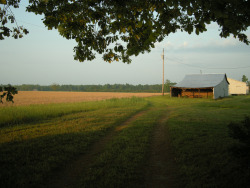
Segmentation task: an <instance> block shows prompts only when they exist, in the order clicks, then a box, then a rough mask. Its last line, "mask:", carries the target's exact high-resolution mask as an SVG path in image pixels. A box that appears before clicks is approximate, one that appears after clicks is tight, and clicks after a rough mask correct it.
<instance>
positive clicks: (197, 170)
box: [0, 95, 250, 188]
mask: <svg viewBox="0 0 250 188" xmlns="http://www.w3.org/2000/svg"><path fill="white" fill-rule="evenodd" d="M17 96H18V95H17ZM16 100H17V98H16ZM65 100H66V99H65ZM65 100H64V102H65V103H62V102H59V103H53V104H35V105H27V104H26V105H17V106H4V105H3V106H2V107H1V106H0V166H1V169H0V187H25V188H26V187H28V188H29V187H53V188H54V187H74V188H75V187H93V188H94V187H96V188H97V187H108V188H109V187H119V188H120V187H177V188H178V187H190V188H193V187H223V188H224V187H249V177H250V160H249V159H250V152H249V151H242V150H241V148H242V143H240V142H239V141H238V140H235V139H234V138H232V137H230V135H229V128H228V124H229V123H230V122H241V121H242V120H243V119H244V117H245V116H249V115H250V96H237V97H228V98H224V99H220V100H213V99H198V98H197V99H188V98H170V97H169V96H168V95H166V96H164V97H163V96H153V97H130V98H120V99H118V98H112V99H106V100H100V101H86V100H85V101H83V102H73V101H71V102H70V103H69V102H68V101H67V102H66V101H65ZM33 104H34V103H33ZM243 148H244V147H243ZM248 149H249V147H248Z"/></svg>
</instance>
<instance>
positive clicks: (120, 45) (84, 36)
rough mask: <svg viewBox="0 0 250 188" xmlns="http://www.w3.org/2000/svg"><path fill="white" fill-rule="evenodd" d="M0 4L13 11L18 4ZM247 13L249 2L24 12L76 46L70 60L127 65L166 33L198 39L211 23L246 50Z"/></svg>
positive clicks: (118, 4)
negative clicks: (193, 35) (100, 59)
mask: <svg viewBox="0 0 250 188" xmlns="http://www.w3.org/2000/svg"><path fill="white" fill-rule="evenodd" d="M1 2H7V5H9V6H13V7H15V8H16V7H18V4H19V2H20V0H1ZM249 9H250V2H249V1H248V0H220V1H218V0H146V1H145V0H126V1H120V0H29V5H28V7H27V11H29V12H34V13H35V14H41V15H44V19H43V23H44V24H45V25H46V26H47V27H48V29H57V30H58V32H59V33H60V35H62V36H63V37H65V38H66V39H73V40H75V41H76V43H77V45H76V46H75V47H74V52H75V55H74V59H75V60H79V61H81V62H82V61H85V60H93V59H94V58H95V56H96V54H95V53H99V54H102V55H103V59H104V60H105V61H108V62H112V61H118V60H121V61H122V62H126V63H130V62H131V60H130V57H131V56H133V55H135V56H137V55H139V54H140V53H145V52H150V50H151V49H152V48H154V44H155V43H156V42H161V41H162V40H163V39H164V38H165V37H166V36H168V35H169V34H171V33H175V32H176V31H178V30H181V31H184V32H188V33H189V34H191V33H193V32H195V33H196V34H197V35H198V34H199V33H202V32H204V31H206V30H207V29H206V27H207V25H208V24H210V23H211V22H216V23H217V24H218V25H219V27H220V36H221V37H225V38H226V37H228V36H230V35H233V36H234V37H235V38H238V39H239V40H240V41H242V42H244V43H246V44H249V40H248V38H247V36H246V35H245V34H244V31H246V30H247V29H248V27H249V25H250V11H249ZM1 21H2V20H1ZM2 23H3V21H2ZM0 29H1V28H0Z"/></svg>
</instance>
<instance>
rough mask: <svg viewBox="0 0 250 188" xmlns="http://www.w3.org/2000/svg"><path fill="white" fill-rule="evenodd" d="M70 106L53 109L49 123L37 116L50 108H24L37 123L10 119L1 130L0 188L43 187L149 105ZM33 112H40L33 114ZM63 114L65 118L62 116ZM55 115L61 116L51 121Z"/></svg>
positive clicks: (128, 101) (117, 102) (128, 102)
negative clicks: (70, 163) (69, 108)
mask: <svg viewBox="0 0 250 188" xmlns="http://www.w3.org/2000/svg"><path fill="white" fill-rule="evenodd" d="M71 105H72V106H71V110H68V109H65V108H68V107H69V105H68V104H65V106H64V105H63V104H60V105H59V106H60V108H59V106H57V105H55V106H56V109H57V111H56V112H54V114H53V116H49V117H50V118H49V119H48V116H45V119H42V117H38V116H37V115H38V114H39V112H42V110H41V109H44V110H46V109H47V110H48V111H50V110H49V108H50V107H51V106H53V105H45V106H42V105H40V106H35V107H33V106H31V107H30V108H28V107H26V109H27V110H28V112H29V114H30V115H34V114H35V117H36V118H37V119H38V120H39V122H38V123H35V122H34V121H32V122H30V121H28V122H30V123H28V124H14V122H23V121H24V120H23V119H22V120H21V121H20V120H19V119H18V120H15V119H14V117H12V121H11V122H12V123H13V124H12V126H4V127H2V128H1V129H0V166H1V169H4V170H1V171H0V180H1V181H0V187H34V186H36V185H37V184H41V183H45V182H42V181H43V180H44V179H45V178H46V177H47V176H48V175H49V174H50V173H52V172H53V171H54V170H55V169H57V168H58V167H59V166H60V165H63V164H64V163H65V162H68V161H69V160H70V159H72V158H75V157H76V156H78V155H80V154H83V153H86V152H87V151H88V149H89V147H90V145H91V144H92V143H93V142H95V141H96V140H98V139H100V137H102V136H104V135H105V134H106V133H107V131H109V130H110V129H111V128H113V127H114V126H115V125H117V124H120V123H121V122H123V121H124V120H126V119H127V118H128V117H130V116H131V115H132V114H134V113H136V112H137V111H139V110H142V109H144V108H146V107H147V105H148V103H147V101H145V100H144V99H137V98H131V99H120V100H115V99H113V100H108V101H101V102H91V103H86V104H84V105H82V104H71ZM39 107H40V108H41V109H40V110H39ZM80 107H81V108H80ZM34 108H37V109H38V111H39V112H34V114H33V113H32V112H33V110H35V109H34ZM16 109H17V110H16ZM16 109H15V108H12V111H11V113H13V111H14V112H15V113H19V112H20V107H16ZM72 109H74V110H75V111H74V110H73V111H72ZM90 109H91V110H90ZM15 110H16V111H15ZM65 111H66V112H67V113H65V114H66V115H62V112H63V113H64V112H65ZM77 111H79V112H77ZM6 112H10V111H6ZM29 114H25V115H24V116H25V117H28V115H29ZM56 114H60V116H59V117H54V116H56ZM43 117H44V116H43ZM52 117H54V118H52ZM32 120H34V119H32Z"/></svg>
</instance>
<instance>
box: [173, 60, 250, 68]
mask: <svg viewBox="0 0 250 188" xmlns="http://www.w3.org/2000/svg"><path fill="white" fill-rule="evenodd" d="M168 59H169V60H170V61H173V62H174V63H178V64H182V65H186V66H189V67H194V68H199V69H245V68H250V66H243V67H218V68H215V67H202V66H197V65H190V64H187V63H182V62H180V61H178V60H174V59H172V58H168Z"/></svg>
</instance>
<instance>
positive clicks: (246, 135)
mask: <svg viewBox="0 0 250 188" xmlns="http://www.w3.org/2000/svg"><path fill="white" fill-rule="evenodd" d="M228 128H229V135H230V136H231V137H232V138H234V139H237V140H239V141H240V142H241V143H243V144H244V145H246V146H247V147H248V148H249V149H250V117H249V116H246V117H245V119H244V120H243V121H241V123H233V122H231V123H230V124H229V125H228Z"/></svg>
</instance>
